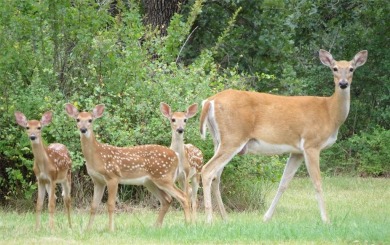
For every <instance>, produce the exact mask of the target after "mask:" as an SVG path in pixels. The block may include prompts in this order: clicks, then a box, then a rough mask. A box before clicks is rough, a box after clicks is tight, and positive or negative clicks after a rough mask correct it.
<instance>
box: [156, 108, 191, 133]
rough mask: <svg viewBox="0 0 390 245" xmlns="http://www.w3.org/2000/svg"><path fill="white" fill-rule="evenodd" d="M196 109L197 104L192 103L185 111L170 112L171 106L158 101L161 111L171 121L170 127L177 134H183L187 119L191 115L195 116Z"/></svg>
mask: <svg viewBox="0 0 390 245" xmlns="http://www.w3.org/2000/svg"><path fill="white" fill-rule="evenodd" d="M197 110H198V105H197V104H193V105H190V106H189V107H188V108H187V111H186V112H172V111H171V107H170V106H169V105H168V104H166V103H164V102H161V103H160V111H161V113H162V114H163V115H164V116H165V117H166V118H168V119H169V121H170V123H171V128H172V131H173V132H176V133H178V134H183V133H184V129H185V127H186V123H187V120H188V119H189V118H191V117H193V116H195V114H196V112H197Z"/></svg>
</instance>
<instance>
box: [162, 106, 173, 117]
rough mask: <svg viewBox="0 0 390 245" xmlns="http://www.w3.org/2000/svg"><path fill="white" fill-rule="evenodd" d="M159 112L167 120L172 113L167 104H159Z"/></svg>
mask: <svg viewBox="0 0 390 245" xmlns="http://www.w3.org/2000/svg"><path fill="white" fill-rule="evenodd" d="M160 111H161V113H162V114H163V115H164V117H166V118H168V119H169V118H171V116H172V111H171V107H170V106H169V105H168V104H166V103H164V102H161V103H160Z"/></svg>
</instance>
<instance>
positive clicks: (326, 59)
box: [319, 49, 335, 68]
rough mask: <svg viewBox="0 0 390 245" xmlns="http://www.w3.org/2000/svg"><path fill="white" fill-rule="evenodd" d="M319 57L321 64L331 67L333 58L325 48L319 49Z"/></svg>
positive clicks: (333, 62)
mask: <svg viewBox="0 0 390 245" xmlns="http://www.w3.org/2000/svg"><path fill="white" fill-rule="evenodd" d="M319 57H320V60H321V62H322V64H324V65H326V66H328V67H330V68H333V66H334V64H335V60H334V59H333V56H332V55H331V54H330V53H329V52H328V51H326V50H323V49H320V52H319Z"/></svg>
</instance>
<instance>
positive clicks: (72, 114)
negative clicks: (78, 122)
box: [65, 103, 79, 119]
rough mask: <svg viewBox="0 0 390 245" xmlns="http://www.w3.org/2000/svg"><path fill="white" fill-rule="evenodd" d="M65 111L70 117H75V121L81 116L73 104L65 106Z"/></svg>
mask: <svg viewBox="0 0 390 245" xmlns="http://www.w3.org/2000/svg"><path fill="white" fill-rule="evenodd" d="M65 111H66V113H67V114H68V116H70V117H73V118H74V119H76V118H77V116H78V115H79V111H78V110H77V108H76V107H74V105H72V104H71V103H67V104H65Z"/></svg>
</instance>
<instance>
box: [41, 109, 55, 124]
mask: <svg viewBox="0 0 390 245" xmlns="http://www.w3.org/2000/svg"><path fill="white" fill-rule="evenodd" d="M52 118H53V113H52V112H51V111H47V112H45V113H44V114H43V115H42V118H41V124H42V126H46V125H48V124H49V123H50V122H51V119H52Z"/></svg>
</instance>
